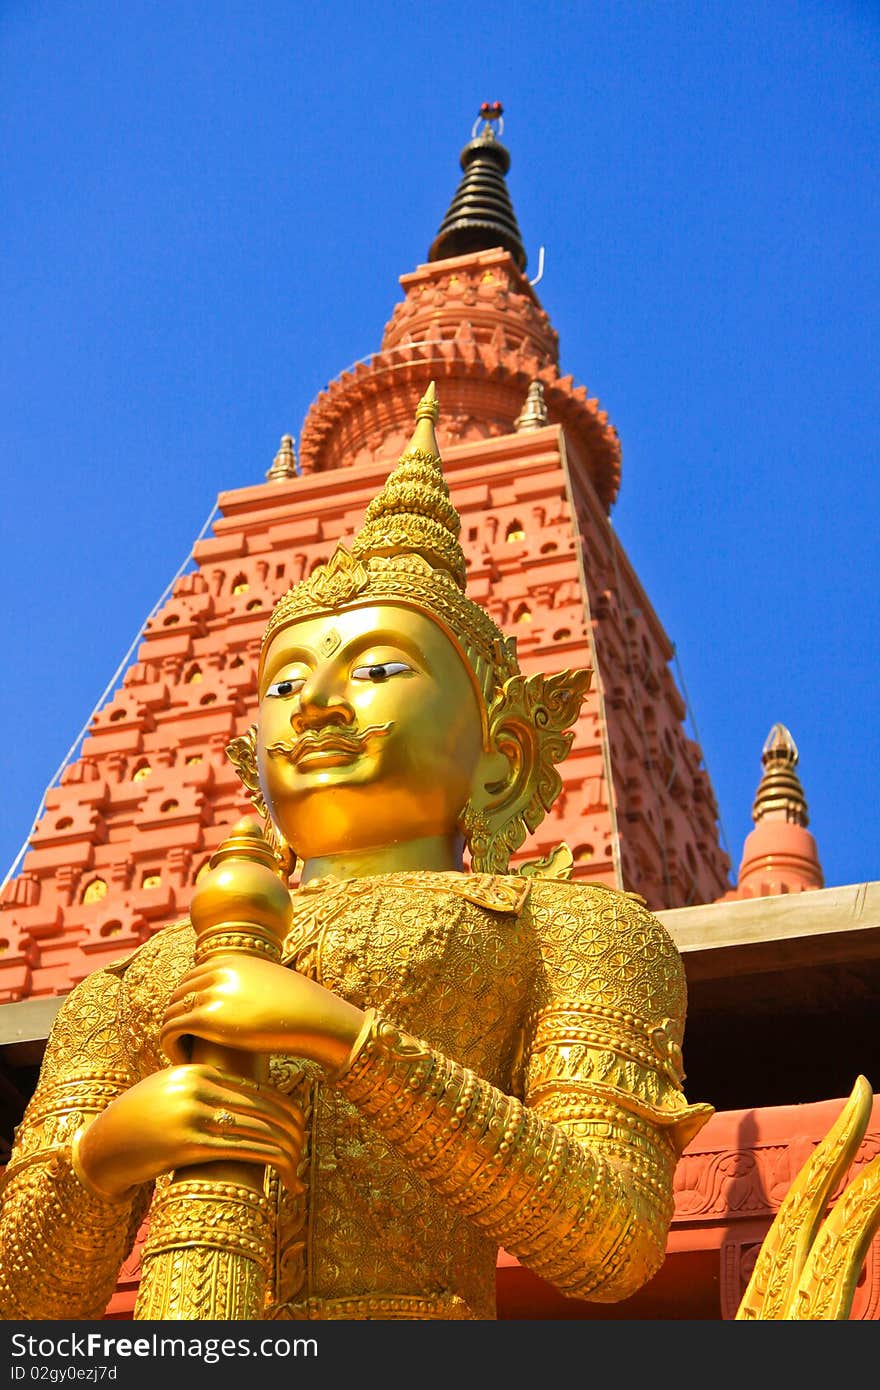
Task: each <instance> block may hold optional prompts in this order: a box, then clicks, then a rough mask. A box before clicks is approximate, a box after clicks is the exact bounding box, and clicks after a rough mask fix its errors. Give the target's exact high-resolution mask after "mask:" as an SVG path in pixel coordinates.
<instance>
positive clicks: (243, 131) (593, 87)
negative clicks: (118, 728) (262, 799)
mask: <svg viewBox="0 0 880 1390" xmlns="http://www.w3.org/2000/svg"><path fill="white" fill-rule="evenodd" d="M878 73H880V5H878V4H877V3H868V0H862V3H859V2H858V0H851V2H850V3H845V0H801V2H800V3H793V2H792V0H774V3H768V0H754V2H752V0H730V2H729V3H715V0H703V3H697V0H656V2H655V0H642V3H635V0H601V2H600V0H596V2H595V3H591V0H581V3H578V4H554V3H552V0H550V2H549V3H543V4H539V3H524V2H523V0H508V3H497V4H493V5H479V4H474V3H473V0H468V3H459V0H453V2H452V3H448V4H430V3H428V4H421V5H418V6H415V5H412V6H410V5H404V4H390V3H387V0H372V2H371V3H369V4H352V3H350V0H339V3H334V4H311V5H304V4H299V3H296V0H287V2H286V3H277V2H276V0H261V2H260V3H253V0H251V2H250V3H238V2H235V0H204V3H195V0H175V3H173V4H167V3H160V2H159V0H154V2H153V3H150V2H149V0H125V3H123V4H119V3H111V0H80V3H72V2H71V3H65V0H40V3H36V0H0V119H2V127H3V156H2V166H0V179H2V183H0V199H2V207H0V213H2V215H0V275H2V314H0V333H2V341H0V451H2V452H0V457H2V469H3V538H2V547H0V565H2V570H0V592H2V595H3V604H2V629H0V638H2V647H0V650H2V652H3V657H4V664H5V670H4V678H3V682H2V702H3V703H2V727H3V738H2V773H0V775H2V795H3V816H2V831H0V837H2V840H0V874H3V873H4V872H5V870H6V869H7V868H8V866H9V864H11V862H12V861H13V859H14V858H15V856H16V854H17V852H18V850H19V847H20V845H21V843H22V841H23V840H24V838H25V837H26V835H27V832H28V830H29V828H30V824H31V821H32V818H33V815H34V812H35V810H36V807H37V805H38V804H39V802H40V799H41V796H42V793H43V791H44V788H45V786H46V784H47V782H48V781H49V779H50V778H51V777H52V775H53V773H54V772H55V770H56V768H57V767H58V765H59V763H60V762H61V761H62V759H63V758H64V755H65V753H66V752H67V750H68V748H69V747H70V745H71V743H72V742H73V740H74V739H75V737H76V735H77V733H78V732H79V730H80V729H81V727H82V726H83V724H84V723H85V722H86V721H87V719H88V717H89V715H90V713H91V711H92V709H93V707H94V706H95V703H96V702H97V700H98V698H99V696H100V695H101V693H102V691H103V690H104V688H105V686H106V685H107V683H108V681H109V680H110V678H111V676H112V674H113V672H114V671H115V670H116V668H117V665H118V664H119V662H120V661H121V659H122V657H123V656H124V654H125V652H126V651H127V650H128V648H129V647H130V645H131V644H132V642H133V641H134V640H135V638H136V636H137V633H138V630H139V628H140V627H141V626H142V624H143V621H144V620H145V618H146V617H147V615H148V613H149V612H150V610H151V609H152V607H153V605H154V603H155V602H156V600H157V598H158V597H159V595H160V594H161V593H162V591H163V590H164V588H165V586H166V584H167V583H168V582H169V580H170V579H171V578H172V576H173V575H174V574H175V572H176V571H177V570H178V568H179V567H180V565H181V564H182V562H183V561H184V560H185V558H186V556H187V554H188V552H189V550H190V548H191V545H192V543H193V540H194V538H195V536H196V535H197V533H198V531H199V529H200V527H201V526H202V523H203V522H204V521H205V519H206V517H207V516H208V514H209V513H210V511H211V509H212V507H213V505H214V501H215V498H216V495H217V493H218V492H219V491H223V490H225V489H229V488H236V487H241V486H245V485H249V484H252V483H254V482H259V481H261V480H262V478H263V476H264V473H265V471H266V469H267V468H268V467H269V465H270V463H271V460H272V456H273V454H274V453H275V450H276V449H277V446H278V441H279V438H280V436H281V434H282V433H284V432H287V431H289V432H292V433H293V434H294V435H295V436H296V437H297V439H298V437H299V433H300V428H301V425H302V421H303V418H304V416H305V413H306V411H307V409H308V406H309V403H310V401H311V400H312V399H313V398H314V396H315V395H316V394H317V393H318V392H319V391H320V390H321V389H322V388H323V387H324V386H325V385H326V384H327V383H328V382H329V381H330V380H331V379H332V378H334V377H335V376H337V375H338V374H339V372H340V371H342V369H343V368H345V367H346V366H348V365H349V364H350V363H351V362H353V361H354V360H356V359H358V358H360V357H363V356H365V355H367V354H368V353H370V352H372V351H373V350H375V349H376V348H377V347H378V346H379V343H380V340H381V336H382V331H383V327H384V325H385V323H386V321H387V319H388V318H389V317H390V314H391V311H392V309H393V306H394V304H395V303H396V302H397V301H398V299H399V298H400V297H401V292H400V289H399V285H398V277H399V276H400V275H401V274H405V273H406V272H408V271H410V270H412V269H414V268H415V266H416V265H418V264H420V263H422V262H423V261H424V260H425V259H426V256H427V250H428V246H429V244H430V242H431V240H432V238H433V236H434V233H435V231H436V229H437V227H438V225H439V223H440V221H441V219H442V217H443V215H444V213H445V211H446V208H447V206H448V203H449V201H450V198H451V197H452V194H453V192H454V190H455V187H456V184H457V182H458V179H459V176H460V170H459V166H458V154H459V151H460V149H461V147H462V145H463V144H464V143H465V141H466V140H467V139H468V138H469V136H470V131H471V126H472V123H473V120H474V117H475V115H476V110H477V107H478V105H479V103H480V102H481V101H483V100H496V99H498V100H501V101H503V103H504V105H505V113H506V114H505V122H506V124H505V131H504V142H505V144H506V145H507V146H508V148H509V150H510V152H511V156H512V167H511V171H510V175H509V178H508V184H509V188H510V191H511V195H512V198H513V202H514V206H515V209H516V214H517V218H518V221H519V225H520V229H521V231H522V234H523V239H524V241H525V245H526V249H527V252H528V256H529V267H528V273H529V274H530V275H533V276H534V275H536V274H537V269H538V257H539V250H540V247H542V246H543V247H544V248H545V266H544V275H543V278H542V280H541V282H540V284H539V286H538V293H539V295H540V297H541V300H542V303H543V304H544V307H545V308H546V309H547V311H548V313H549V314H550V317H551V319H552V321H553V323H554V325H555V326H556V328H557V330H558V332H559V335H560V347H561V366H562V370H563V371H564V372H566V373H571V374H573V376H574V377H575V380H576V381H577V382H579V383H583V384H584V385H586V386H587V388H588V390H589V392H590V394H591V395H594V396H598V398H599V400H600V402H601V404H602V406H603V407H604V408H605V409H606V410H607V411H608V412H609V414H610V416H611V419H612V420H613V421H614V423H615V425H616V426H617V428H618V431H619V433H620V436H621V440H622V446H623V482H622V488H621V493H620V498H619V502H618V504H617V506H616V507H615V509H614V512H613V517H612V520H613V524H614V526H615V528H616V530H617V532H618V534H619V536H620V537H621V539H622V541H623V543H624V544H625V546H626V548H627V550H628V552H629V555H630V557H631V559H632V561H633V563H634V565H635V568H636V570H637V572H638V574H639V575H640V577H641V579H642V581H643V583H644V585H645V588H646V590H647V592H648V594H649V596H650V598H651V599H652V601H653V603H654V606H655V608H656V610H657V613H658V615H659V617H660V619H661V621H662V622H663V624H664V626H665V627H666V630H667V631H668V633H669V635H670V637H671V639H672V641H673V642H674V643H675V645H676V649H677V657H678V662H679V663H680V681H683V683H684V687H685V693H686V695H687V698H688V700H689V702H690V705H691V708H692V711H693V721H694V732H695V733H696V735H697V737H698V739H699V741H700V743H701V745H702V747H703V751H704V755H705V760H706V765H707V767H708V770H709V773H710V776H711V778H712V781H713V784H714V786H715V790H716V794H717V796H718V800H719V805H720V810H721V819H722V826H723V830H724V833H725V837H726V842H727V845H728V848H729V850H730V853H731V856H732V858H733V860H734V866H735V865H736V864H737V863H738V860H739V856H740V853H741V849H742V842H743V839H744V837H745V835H746V834H747V833H748V831H749V829H750V828H751V817H750V809H751V802H752V797H753V794H754V791H755V787H756V784H757V781H758V777H759V774H760V750H761V745H762V743H763V741H764V738H765V736H766V734H767V733H768V731H769V729H770V726H771V725H772V724H773V723H774V722H775V721H777V720H779V721H782V722H783V723H785V724H787V725H788V726H789V728H790V729H791V731H792V733H793V735H794V737H795V739H796V741H797V743H798V745H799V747H800V752H801V763H800V769H799V770H800V773H801V778H802V781H803V784H804V788H805V790H806V794H807V799H808V802H809V806H810V812H811V829H812V830H813V832H814V834H815V835H816V838H817V841H818V844H819V849H820V854H821V859H822V863H823V866H824V869H825V874H826V881H827V882H828V884H830V885H831V884H847V883H856V882H859V881H861V880H865V879H876V878H880V843H878V832H877V810H876V803H877V800H878V791H880V778H878V762H880V744H878V718H877V684H878V659H877V658H878V633H880V623H878V616H880V613H878V610H880V600H878V565H877V558H876V557H877V531H878V501H880V482H878V473H880V469H878V439H880V401H878V369H880V352H878V278H880V276H878V265H880V257H878V251H880V245H878V242H880V237H878V232H880V196H878V195H880V188H878V182H880V179H878V169H880V163H878V128H880V121H878V115H880V111H878V107H880V100H878V98H880V81H878Z"/></svg>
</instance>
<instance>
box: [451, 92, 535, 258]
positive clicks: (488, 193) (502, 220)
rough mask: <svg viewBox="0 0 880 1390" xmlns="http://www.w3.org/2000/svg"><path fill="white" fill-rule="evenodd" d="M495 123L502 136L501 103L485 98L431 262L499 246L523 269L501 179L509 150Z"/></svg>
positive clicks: (522, 254) (522, 250) (519, 244)
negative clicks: (505, 146) (462, 175)
mask: <svg viewBox="0 0 880 1390" xmlns="http://www.w3.org/2000/svg"><path fill="white" fill-rule="evenodd" d="M481 122H482V128H481V129H480V128H479V127H480V125H481ZM496 125H497V126H498V127H499V129H498V134H499V135H500V133H501V131H502V130H503V128H504V125H503V120H502V106H501V102H500V101H494V102H488V101H484V102H483V104H482V106H481V107H480V114H479V116H478V117H477V120H476V121H475V123H474V129H473V132H472V138H471V140H470V141H469V142H468V144H467V145H465V147H464V149H463V150H462V152H461V157H460V163H461V167H462V169H463V170H464V177H463V178H462V180H461V183H460V184H459V185H458V189H457V190H456V194H455V197H454V198H453V200H452V202H451V203H450V204H449V211H448V212H447V214H446V216H445V217H444V219H443V222H442V224H441V226H440V230H439V232H438V233H437V235H436V237H435V238H434V241H433V242H432V244H431V249H430V251H429V252H428V260H429V261H442V260H445V259H446V258H447V257H448V256H464V255H467V253H468V252H469V251H491V250H492V249H493V248H494V247H496V246H501V247H503V248H504V249H505V250H506V251H509V252H510V254H511V255H512V256H513V259H514V260H515V262H516V264H517V265H518V266H519V268H520V270H525V268H526V253H525V248H524V246H523V244H522V237H521V236H520V234H519V227H518V226H517V223H516V217H515V215H514V211H513V205H512V203H511V201H510V194H509V193H508V191H507V184H506V183H505V181H504V176H505V174H506V173H507V171H508V169H509V168H510V155H509V154H508V152H507V150H506V149H505V148H504V146H503V145H502V144H501V142H500V140H499V139H498V135H496V133H495V126H496Z"/></svg>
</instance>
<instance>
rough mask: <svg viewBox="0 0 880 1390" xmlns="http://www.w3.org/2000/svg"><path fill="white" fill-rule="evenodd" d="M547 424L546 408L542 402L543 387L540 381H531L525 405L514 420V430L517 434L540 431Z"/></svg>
mask: <svg viewBox="0 0 880 1390" xmlns="http://www.w3.org/2000/svg"><path fill="white" fill-rule="evenodd" d="M547 423H548V415H547V406H546V403H545V401H544V386H543V383H542V382H540V381H533V382H532V384H531V386H530V387H529V393H528V395H527V396H526V399H525V404H524V405H523V408H522V410H521V411H520V413H519V415H517V417H516V419H515V420H514V422H513V424H514V429H515V430H516V431H517V433H518V434H522V433H524V431H526V430H542V429H543V428H544V426H545V425H546V424H547Z"/></svg>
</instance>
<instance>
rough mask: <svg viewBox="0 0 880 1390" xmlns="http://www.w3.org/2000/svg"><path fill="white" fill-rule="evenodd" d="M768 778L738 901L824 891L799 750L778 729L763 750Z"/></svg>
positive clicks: (757, 804) (758, 801)
mask: <svg viewBox="0 0 880 1390" xmlns="http://www.w3.org/2000/svg"><path fill="white" fill-rule="evenodd" d="M761 763H762V765H763V769H764V771H763V773H762V775H761V780H760V782H759V783H758V789H757V791H756V792H755V799H754V802H753V804H752V820H753V821H754V822H755V828H754V830H752V831H751V832H750V833H749V834H748V835H747V836H746V839H745V843H744V845H743V854H742V861H741V862H740V866H739V877H738V879H737V886H736V889H735V890H734V891H733V892H732V893H731V894H730V895H729V896H731V897H735V898H758V897H769V896H772V895H774V894H776V893H802V892H806V891H807V890H809V889H811V888H822V887H823V885H824V878H823V875H822V866H821V864H820V863H819V852H818V849H817V847H816V841H815V840H814V838H813V836H812V835H811V834H810V832H809V831H808V830H807V825H808V824H809V816H808V814H807V799H806V797H805V795H804V789H803V787H802V786H801V780H800V777H799V776H798V774H797V772H796V771H795V768H796V766H797V763H798V749H797V744H796V743H795V741H794V739H793V738H792V736H791V734H790V733H789V731H788V729H787V728H786V727H785V725H784V724H774V725H773V727H772V729H771V730H770V732H769V734H768V735H767V737H766V739H765V740H764V746H763V748H762V750H761Z"/></svg>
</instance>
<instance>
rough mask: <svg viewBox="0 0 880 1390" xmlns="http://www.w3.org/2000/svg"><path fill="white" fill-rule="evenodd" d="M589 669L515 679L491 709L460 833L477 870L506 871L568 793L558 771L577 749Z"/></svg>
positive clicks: (508, 683)
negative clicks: (574, 729)
mask: <svg viewBox="0 0 880 1390" xmlns="http://www.w3.org/2000/svg"><path fill="white" fill-rule="evenodd" d="M591 674H592V673H591V672H590V671H589V670H569V671H561V672H560V673H559V674H558V675H556V676H540V675H538V676H524V675H522V674H519V675H516V676H511V677H510V679H509V680H507V681H505V683H504V687H503V689H502V690H501V691H499V693H498V694H497V695H496V697H495V699H494V700H493V701H492V704H491V706H490V708H489V710H488V733H489V751H488V752H487V753H486V754H484V755H483V758H482V760H481V763H480V766H479V768H478V769H477V775H476V777H475V779H474V785H473V789H472V792H471V797H470V800H469V801H468V804H467V806H465V808H464V811H463V812H462V816H461V828H462V831H463V833H464V836H465V840H466V842H467V845H468V849H469V850H470V855H471V868H472V869H473V870H474V871H475V872H478V873H496V874H498V873H502V874H503V873H507V871H508V866H509V863H510V856H511V855H512V854H513V853H514V852H515V851H516V850H518V849H519V847H520V845H521V844H522V843H523V841H524V840H525V838H526V835H527V834H528V833H529V832H530V831H533V830H535V829H536V828H537V826H538V825H540V823H541V821H542V820H543V819H544V816H545V815H546V813H547V812H548V811H549V810H550V807H551V806H552V805H553V802H554V801H555V800H556V797H557V796H558V794H559V792H560V791H561V789H562V778H561V777H560V775H559V773H558V772H557V770H556V764H557V763H559V762H561V761H562V760H563V758H564V757H565V756H566V754H567V753H568V750H569V749H570V747H571V744H572V739H573V737H574V735H573V733H571V732H566V730H569V729H570V727H571V725H572V724H574V722H575V721H576V719H577V717H578V714H579V712H580V707H581V704H582V702H583V699H584V696H585V695H586V693H587V691H588V689H589V686H590V677H591Z"/></svg>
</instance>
